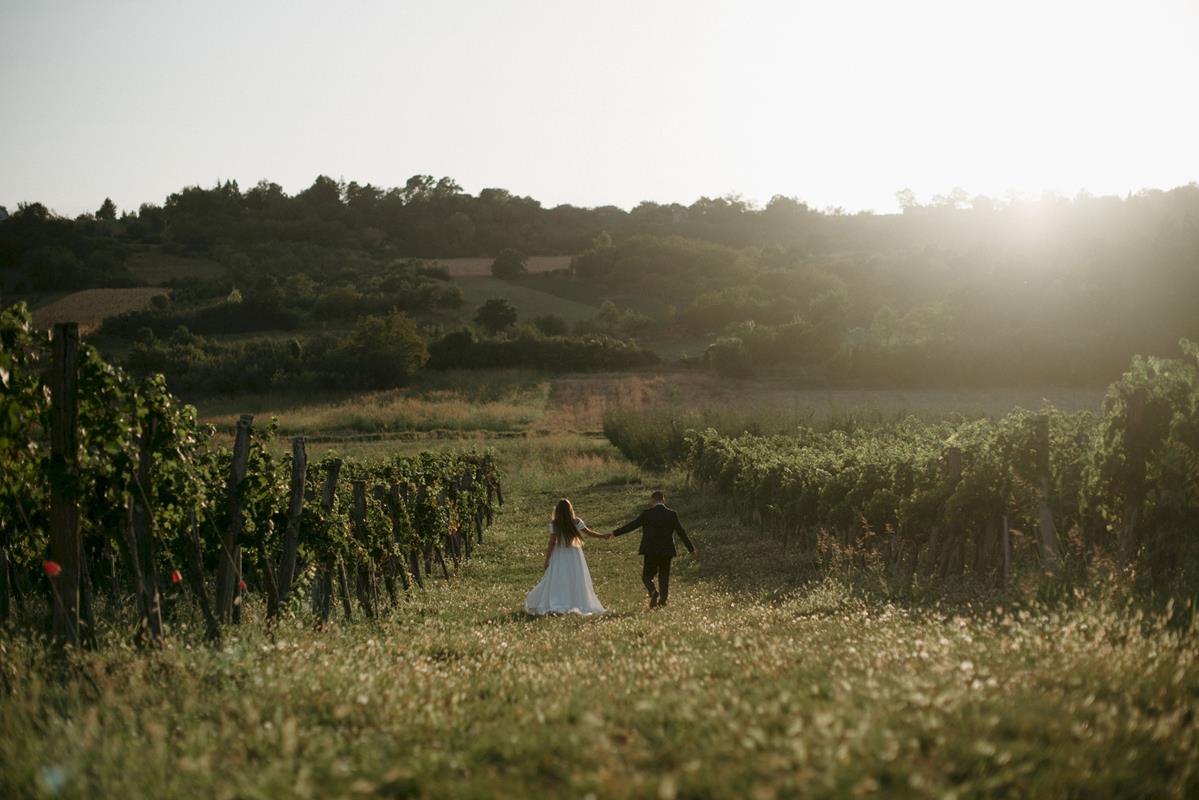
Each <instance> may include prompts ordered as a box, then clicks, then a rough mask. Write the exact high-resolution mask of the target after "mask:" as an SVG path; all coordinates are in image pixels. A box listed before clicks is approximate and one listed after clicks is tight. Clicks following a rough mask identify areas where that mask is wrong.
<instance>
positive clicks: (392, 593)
mask: <svg viewBox="0 0 1199 800" xmlns="http://www.w3.org/2000/svg"><path fill="white" fill-rule="evenodd" d="M371 494H372V495H374V497H375V502H376V503H378V504H379V505H380V506H381V507H382V508H385V509H386V508H388V504H387V487H386V486H384V485H383V484H381V483H377V484H375V487H374V488H373V489H371ZM390 517H391V515H390V512H389V514H388V518H389V519H390ZM380 566H381V567H382V568H383V588H385V589H386V590H387V602H388V603H390V604H391V607H392V608H395V606H396V602H397V598H396V566H397V565H396V557H395V553H393V552H391V551H390V550H389V551H388V553H387V556H386V557H385V558H384V559H383V562H382V564H380ZM404 588H405V589H407V588H408V581H407V580H406V579H405V581H404Z"/></svg>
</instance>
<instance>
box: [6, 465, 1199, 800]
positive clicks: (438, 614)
mask: <svg viewBox="0 0 1199 800" xmlns="http://www.w3.org/2000/svg"><path fill="white" fill-rule="evenodd" d="M547 447H548V445H547ZM506 458H507V460H508V462H509V474H510V475H512V479H511V480H510V481H509V484H508V487H507V488H508V494H509V505H508V506H507V507H506V508H505V509H504V511H503V513H502V514H501V515H500V517H499V519H498V524H497V525H496V526H495V527H494V528H493V529H492V531H491V532H490V533H489V534H488V537H487V540H486V542H485V546H484V547H483V548H481V549H480V550H479V551H478V554H477V557H476V559H475V560H474V561H473V562H472V563H471V564H470V565H469V566H468V567H466V568H465V569H464V570H463V572H462V574H461V575H460V576H459V577H458V578H457V580H456V581H455V585H454V586H453V587H452V589H447V588H446V587H444V586H443V585H440V584H438V585H436V586H434V587H432V588H431V589H430V590H429V591H428V593H427V594H425V595H424V596H414V597H413V598H412V599H410V600H409V601H407V602H406V603H405V604H404V606H403V607H402V608H400V609H399V610H397V611H396V612H395V613H394V615H392V616H391V617H389V618H388V619H387V620H386V621H383V622H381V623H379V624H377V625H367V624H365V623H358V624H355V625H351V626H348V627H343V628H339V629H334V630H332V631H327V632H325V633H323V634H315V633H313V632H311V631H309V630H308V629H307V628H306V627H304V626H302V625H299V624H289V625H285V626H283V628H282V629H281V630H280V631H279V632H278V634H277V635H275V636H270V635H268V634H267V633H265V632H264V631H263V630H262V627H261V626H260V625H257V624H250V625H244V626H243V627H242V629H241V630H240V631H238V632H237V633H236V635H233V636H231V637H230V639H229V641H228V642H227V646H226V648H225V650H224V651H222V652H219V653H214V652H211V651H209V650H207V649H205V648H203V647H198V646H197V647H191V646H188V645H187V644H186V643H187V642H188V641H190V640H191V637H192V636H193V635H194V632H188V631H185V632H183V633H182V634H181V635H179V636H176V637H174V638H173V639H172V644H171V645H170V646H169V647H168V649H167V650H165V651H164V652H162V653H160V654H151V655H145V654H139V653H136V652H133V651H131V650H129V649H127V648H123V647H116V646H113V647H108V648H105V649H104V650H103V651H102V652H101V653H99V654H91V655H88V656H86V659H87V661H86V663H85V670H86V672H87V674H88V675H89V676H90V677H89V678H88V679H87V680H83V681H77V682H71V683H68V684H65V685H64V684H61V683H59V682H55V681H49V680H46V679H45V678H44V677H42V676H44V675H45V674H46V672H47V669H46V667H45V665H44V664H43V663H41V661H40V656H38V655H37V653H38V650H37V649H36V648H34V647H31V646H29V645H27V644H23V643H20V642H13V641H9V642H8V643H0V648H2V649H0V659H3V662H2V664H3V666H2V668H3V673H4V681H5V682H4V684H3V686H4V688H5V692H4V694H3V695H2V696H0V729H3V730H4V731H5V732H6V735H5V736H4V737H2V738H0V796H4V797H25V796H55V795H56V796H62V797H84V796H86V797H102V796H114V797H115V796H125V797H142V796H151V795H153V796H159V797H205V798H234V797H237V798H258V797H261V798H267V797H285V796H286V797H291V796H299V797H331V796H361V797H406V796H429V797H493V796H506V797H534V796H553V797H586V796H589V795H594V796H596V797H665V798H669V797H675V796H679V797H763V798H767V797H775V796H782V797H786V796H805V797H806V796H827V797H834V796H836V797H840V796H871V795H874V796H883V795H885V796H936V797H944V796H961V797H968V796H1063V795H1067V794H1070V795H1075V796H1094V797H1101V796H1133V795H1140V796H1163V797H1168V796H1175V797H1182V796H1185V795H1186V794H1187V793H1190V794H1191V796H1194V793H1195V791H1196V789H1197V788H1199V783H1197V780H1199V779H1197V778H1196V772H1195V770H1196V767H1195V763H1196V756H1197V755H1199V733H1197V728H1196V725H1197V724H1199V723H1197V722H1196V714H1195V711H1196V704H1197V702H1199V666H1197V664H1199V658H1197V657H1196V656H1197V655H1199V651H1197V648H1196V645H1195V642H1194V641H1193V640H1183V641H1180V640H1178V639H1177V638H1175V637H1174V636H1173V635H1172V634H1169V633H1166V632H1163V631H1160V630H1157V629H1155V628H1153V627H1152V626H1149V625H1145V624H1142V623H1140V622H1137V621H1136V620H1134V619H1132V618H1131V617H1130V616H1129V615H1126V614H1118V613H1116V612H1113V611H1110V610H1106V609H1105V608H1103V607H1102V606H1101V605H1099V604H1097V603H1092V602H1087V603H1082V604H1080V605H1079V606H1078V607H1076V608H1074V609H1072V610H1063V611H1057V612H1045V611H1040V612H1037V611H1027V612H1021V613H1020V614H1009V615H983V614H978V615H965V614H960V613H949V612H937V611H936V610H919V609H910V608H904V607H902V606H896V605H887V604H883V603H881V602H879V601H869V602H868V601H865V600H862V599H858V598H856V597H855V596H854V595H853V594H852V593H850V592H849V591H847V590H845V589H843V588H840V587H839V586H837V585H836V584H833V583H822V584H816V585H808V586H803V587H799V586H797V585H796V582H795V580H794V570H795V569H796V566H795V565H794V564H793V563H789V562H788V561H787V560H785V559H782V558H780V557H779V553H778V549H777V547H776V546H774V545H773V544H771V543H768V542H763V541H761V540H760V539H758V538H756V537H754V536H753V535H751V534H750V533H748V532H746V531H744V530H742V529H741V528H740V527H738V526H737V525H735V524H733V523H732V522H731V521H730V520H729V519H727V518H726V517H724V516H723V515H722V514H721V513H720V512H719V510H718V509H717V508H715V507H714V506H713V505H712V503H711V501H710V500H709V499H707V498H705V497H703V496H701V495H699V494H696V493H693V492H688V491H687V490H685V489H684V488H683V487H679V486H667V489H668V490H671V491H673V494H674V495H675V496H674V497H673V498H672V500H673V504H674V505H675V507H676V508H678V509H679V510H680V512H681V513H682V514H683V518H684V521H685V522H687V523H689V527H690V528H691V529H692V531H693V538H694V539H695V541H696V544H697V545H698V546H699V548H700V555H699V557H698V558H697V559H695V560H689V559H688V558H687V557H686V556H683V557H681V558H680V559H679V560H678V561H677V562H676V565H677V566H676V569H675V572H674V576H673V577H672V599H671V605H670V606H669V607H668V608H666V609H663V610H655V611H649V610H647V609H645V607H644V602H645V600H644V593H643V590H642V588H641V585H640V581H639V577H638V576H639V561H638V558H637V556H636V537H628V538H621V539H618V540H614V541H610V542H590V543H589V544H588V547H587V551H586V553H587V558H588V562H589V564H590V566H591V570H592V575H593V578H594V581H595V585H596V590H597V592H598V594H599V595H600V597H601V599H602V600H603V601H604V603H605V604H606V605H608V606H609V607H610V608H611V609H612V613H611V614H610V615H607V616H605V617H602V618H596V619H578V618H553V619H539V620H529V619H526V618H525V616H524V615H523V613H522V612H521V611H520V608H521V603H522V601H523V598H524V593H525V592H526V591H528V589H529V588H531V587H532V586H533V584H534V583H535V582H536V580H537V579H538V577H539V573H540V567H541V548H542V547H543V545H544V541H543V539H544V537H543V534H542V531H543V529H544V523H545V520H546V519H547V518H548V515H549V513H550V510H551V508H552V505H553V502H554V501H555V500H556V499H557V497H558V487H559V486H567V487H570V489H571V494H570V496H571V499H572V500H573V501H574V502H575V504H576V507H577V509H578V511H579V513H580V514H581V515H582V516H583V517H584V518H585V519H586V520H587V521H588V523H589V524H590V525H591V526H592V527H593V528H596V529H608V528H610V527H611V526H612V525H614V524H616V523H617V522H619V521H623V520H624V519H626V518H627V517H628V516H629V515H631V514H632V513H634V512H635V511H636V510H637V509H638V508H639V507H640V506H641V505H643V503H644V501H645V497H646V495H647V494H648V492H649V490H650V489H651V488H652V487H651V486H650V485H649V483H648V479H647V478H646V477H645V476H641V475H639V474H638V473H637V471H636V470H635V469H633V468H631V467H629V466H628V465H626V464H624V463H623V462H620V461H618V460H617V459H615V458H614V457H613V455H612V453H611V452H610V450H608V449H607V448H606V446H605V445H601V444H591V445H585V446H579V447H574V448H560V449H557V450H549V449H544V450H538V449H537V447H536V446H532V445H530V446H529V449H527V450H525V451H518V450H513V451H510V452H508V453H507V455H506Z"/></svg>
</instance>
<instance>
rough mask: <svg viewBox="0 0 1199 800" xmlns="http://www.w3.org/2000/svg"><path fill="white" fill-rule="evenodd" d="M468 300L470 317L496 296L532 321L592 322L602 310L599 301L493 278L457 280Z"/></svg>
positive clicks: (467, 308)
mask: <svg viewBox="0 0 1199 800" xmlns="http://www.w3.org/2000/svg"><path fill="white" fill-rule="evenodd" d="M456 282H457V284H458V286H460V287H461V288H462V296H463V298H464V299H465V300H466V308H465V309H464V311H466V312H467V314H468V315H469V314H470V313H473V310H474V308H475V307H476V306H479V305H481V304H482V303H484V302H486V301H487V300H490V299H491V298H493V297H502V298H504V299H506V300H507V301H508V302H510V303H512V305H513V306H515V307H516V310H517V312H518V313H519V314H520V318H521V320H523V321H529V320H531V319H532V318H533V317H537V316H541V315H543V314H557V315H558V316H559V317H562V318H563V319H565V320H566V321H567V322H571V323H573V322H579V321H580V320H585V319H591V318H592V317H594V316H595V314H596V312H597V311H599V307H600V301H599V300H596V301H594V302H593V303H585V302H579V301H577V300H570V299H567V298H563V297H558V296H556V295H553V294H550V293H549V292H545V291H542V290H541V289H539V288H537V287H536V286H530V285H527V284H525V283H521V282H517V281H503V280H499V279H498V278H492V277H491V276H490V275H471V276H467V277H460V278H457V279H456Z"/></svg>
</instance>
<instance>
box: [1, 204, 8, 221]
mask: <svg viewBox="0 0 1199 800" xmlns="http://www.w3.org/2000/svg"><path fill="white" fill-rule="evenodd" d="M6 219H8V209H7V208H5V207H4V206H0V222H3V221H4V220H6Z"/></svg>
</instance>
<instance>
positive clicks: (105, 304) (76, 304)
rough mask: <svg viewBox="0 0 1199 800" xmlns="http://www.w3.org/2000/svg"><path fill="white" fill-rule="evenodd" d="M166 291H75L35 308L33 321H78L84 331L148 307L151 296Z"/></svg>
mask: <svg viewBox="0 0 1199 800" xmlns="http://www.w3.org/2000/svg"><path fill="white" fill-rule="evenodd" d="M161 294H166V290H165V289H155V288H148V287H147V288H133V289H85V290H83V291H80V292H71V293H70V294H67V295H64V296H61V297H59V298H57V299H55V300H52V301H51V302H48V303H46V304H44V305H40V306H38V307H37V308H34V309H33V321H34V324H35V325H37V326H38V327H39V328H48V327H50V326H51V325H54V324H55V323H56V322H78V323H79V329H80V331H82V332H83V333H87V332H89V331H92V330H94V329H96V328H97V327H99V326H100V323H101V322H103V321H104V318H105V317H111V316H115V315H117V314H121V313H124V312H126V311H136V310H138V309H142V308H145V307H146V306H148V305H149V304H150V300H151V299H152V298H154V297H156V296H158V295H161Z"/></svg>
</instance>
